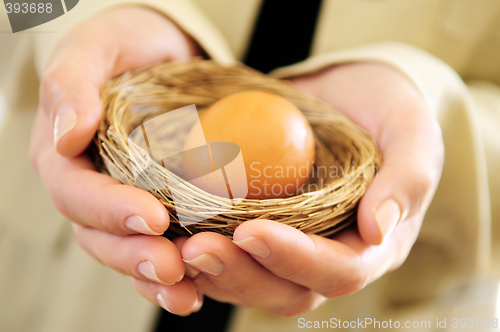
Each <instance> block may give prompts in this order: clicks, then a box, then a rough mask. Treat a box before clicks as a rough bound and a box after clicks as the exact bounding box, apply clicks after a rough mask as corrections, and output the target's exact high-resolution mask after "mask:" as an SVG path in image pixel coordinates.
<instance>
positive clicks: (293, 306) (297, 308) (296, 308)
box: [272, 290, 320, 318]
mask: <svg viewBox="0 0 500 332" xmlns="http://www.w3.org/2000/svg"><path fill="white" fill-rule="evenodd" d="M318 296H320V295H319V294H317V293H315V292H314V291H312V290H307V291H305V292H304V293H303V294H302V295H300V296H298V297H295V298H294V301H293V303H290V302H289V301H288V302H287V303H286V304H285V305H284V306H280V307H277V308H275V309H274V310H273V312H272V313H273V314H275V315H276V316H279V317H283V318H290V317H295V316H298V315H301V314H305V313H308V312H310V311H313V310H314V309H316V308H317V307H318V305H319V304H320V301H319V300H318Z"/></svg>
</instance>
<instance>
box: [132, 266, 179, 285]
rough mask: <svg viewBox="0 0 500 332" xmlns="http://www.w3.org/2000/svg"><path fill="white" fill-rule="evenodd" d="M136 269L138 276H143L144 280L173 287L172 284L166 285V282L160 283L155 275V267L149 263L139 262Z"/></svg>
mask: <svg viewBox="0 0 500 332" xmlns="http://www.w3.org/2000/svg"><path fill="white" fill-rule="evenodd" d="M137 269H138V270H139V273H140V274H142V275H143V276H145V277H146V278H148V279H149V280H151V281H154V282H157V283H160V284H163V285H167V286H170V285H173V284H167V283H166V282H164V281H161V280H160V278H158V275H157V274H156V270H155V267H154V266H153V264H152V263H151V262H150V261H144V262H140V263H139V266H138V267H137Z"/></svg>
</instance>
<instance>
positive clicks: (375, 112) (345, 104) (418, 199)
mask: <svg viewBox="0 0 500 332" xmlns="http://www.w3.org/2000/svg"><path fill="white" fill-rule="evenodd" d="M293 84H294V86H295V87H297V88H299V89H301V90H303V91H306V92H308V93H310V94H313V95H314V96H316V97H319V98H322V99H324V100H325V101H327V102H329V103H330V104H331V105H333V106H334V107H335V108H337V109H339V110H341V111H342V112H343V113H344V114H346V115H347V116H348V117H349V118H350V119H351V120H353V121H354V122H355V123H357V124H358V125H360V126H361V127H363V128H365V129H366V130H367V131H368V132H369V133H370V134H371V135H372V136H373V137H374V138H375V140H376V141H377V143H378V145H379V148H380V150H381V152H382V159H383V163H382V166H381V168H380V169H379V171H380V172H379V173H378V175H377V177H376V178H375V179H374V181H373V182H372V183H371V184H370V186H369V187H368V188H365V189H366V193H365V195H364V197H363V198H362V199H361V201H360V205H359V210H358V227H359V231H360V233H361V236H362V237H363V239H364V240H365V241H366V242H367V243H369V244H380V243H382V242H383V241H384V240H385V239H386V238H387V237H388V236H389V235H390V234H391V232H392V230H393V229H394V227H395V226H396V225H397V224H398V223H399V222H400V221H402V220H405V219H407V218H411V217H413V216H415V215H417V214H419V213H420V212H421V211H424V210H425V209H426V208H427V206H428V204H429V202H430V199H431V197H432V195H433V193H434V191H435V189H436V186H437V183H438V181H439V178H440V172H441V169H442V162H443V143H442V138H441V130H440V128H439V125H438V123H437V120H436V119H435V118H434V116H433V115H432V114H431V113H430V112H429V111H428V109H427V105H426V103H425V100H424V99H423V98H422V95H421V94H420V93H419V92H418V90H417V89H416V88H415V86H414V85H413V84H412V83H411V82H410V81H409V80H408V79H407V78H406V77H405V76H404V75H402V74H401V73H399V72H398V71H396V70H394V69H392V68H391V67H388V66H386V65H384V64H377V63H368V62H367V63H353V64H347V65H341V66H337V67H334V68H331V69H330V70H326V71H324V73H323V74H318V75H316V74H312V75H308V76H305V77H299V78H296V79H294V80H293Z"/></svg>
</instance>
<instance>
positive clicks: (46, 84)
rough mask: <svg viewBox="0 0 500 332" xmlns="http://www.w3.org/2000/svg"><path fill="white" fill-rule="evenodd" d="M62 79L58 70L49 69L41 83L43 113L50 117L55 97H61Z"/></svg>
mask: <svg viewBox="0 0 500 332" xmlns="http://www.w3.org/2000/svg"><path fill="white" fill-rule="evenodd" d="M59 82H60V78H59V75H58V74H57V72H56V70H54V69H48V70H47V71H46V72H45V73H44V75H43V77H42V79H41V81H40V105H41V109H42V111H43V112H45V113H46V114H47V115H50V113H51V111H52V107H51V106H52V104H53V103H54V100H53V99H54V96H57V95H60V94H58V91H60V84H59ZM51 120H52V119H51Z"/></svg>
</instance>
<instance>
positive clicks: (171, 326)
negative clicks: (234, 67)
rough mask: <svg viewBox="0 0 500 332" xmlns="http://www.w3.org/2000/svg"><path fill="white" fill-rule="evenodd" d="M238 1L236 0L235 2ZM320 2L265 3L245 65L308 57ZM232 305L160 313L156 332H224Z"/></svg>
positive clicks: (262, 66)
mask: <svg viewBox="0 0 500 332" xmlns="http://www.w3.org/2000/svg"><path fill="white" fill-rule="evenodd" d="M235 1H237V0H235ZM320 7H321V0H307V1H306V0H303V1H283V0H282V1H279V0H265V1H263V3H262V6H261V9H260V13H259V16H258V20H257V23H256V25H255V29H254V32H253V35H252V38H251V42H250V45H249V48H248V51H247V56H246V59H245V63H246V64H247V65H248V66H250V67H252V68H255V69H257V70H260V71H262V72H264V73H267V72H269V71H271V70H273V69H275V68H278V67H282V66H286V65H290V64H292V63H295V62H298V61H301V60H304V59H306V58H307V57H308V56H309V51H310V48H311V43H312V37H313V35H314V30H315V27H316V20H317V17H318V13H319V9H320ZM232 309H233V308H232V305H230V304H226V303H219V302H217V301H214V300H211V299H208V298H205V301H204V304H203V307H202V309H201V310H200V311H199V312H198V313H195V314H192V315H190V316H188V317H180V316H176V315H172V314H170V313H168V312H167V311H165V310H161V315H160V316H159V317H158V318H159V319H158V321H157V323H156V327H155V331H156V332H164V331H182V332H199V331H214V332H217V331H221V332H222V331H224V330H225V328H227V322H228V318H229V316H230V314H231V311H232Z"/></svg>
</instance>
